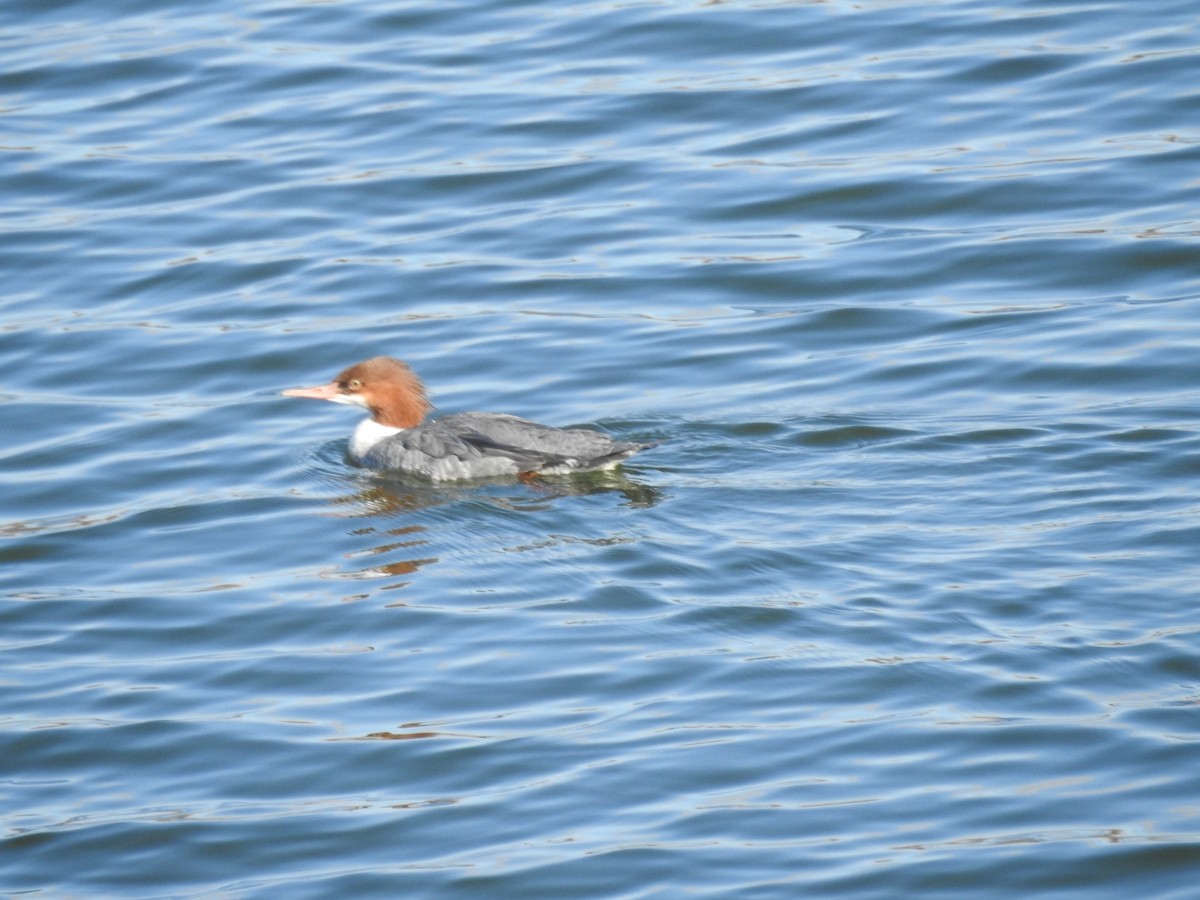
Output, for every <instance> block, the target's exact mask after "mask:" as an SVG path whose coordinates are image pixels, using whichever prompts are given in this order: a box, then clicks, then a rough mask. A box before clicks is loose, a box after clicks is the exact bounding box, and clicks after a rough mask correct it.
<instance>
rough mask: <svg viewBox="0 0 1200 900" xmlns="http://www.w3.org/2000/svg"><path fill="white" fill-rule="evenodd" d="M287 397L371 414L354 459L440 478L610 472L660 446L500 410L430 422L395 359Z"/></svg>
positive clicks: (421, 397)
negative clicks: (328, 402)
mask: <svg viewBox="0 0 1200 900" xmlns="http://www.w3.org/2000/svg"><path fill="white" fill-rule="evenodd" d="M283 394H284V396H286V397H312V398H314V399H317V400H332V401H333V402H334V403H345V404H348V405H349V406H358V407H361V408H363V409H365V410H367V411H368V412H369V413H370V414H371V415H370V417H369V418H366V419H364V420H363V421H362V422H360V423H359V425H358V427H357V428H356V429H355V430H354V436H353V437H352V438H351V439H350V457H351V458H352V459H353V460H354V461H355V462H357V463H359V464H360V465H363V466H366V467H367V468H370V469H381V470H385V471H392V472H404V473H406V474H411V475H421V476H424V477H426V478H430V479H432V480H434V481H453V480H459V479H465V478H492V477H495V476H498V475H520V476H529V475H533V474H535V473H536V474H543V475H559V474H565V473H569V472H586V471H592V470H596V469H607V468H611V467H612V466H615V465H617V464H618V463H620V462H621V461H622V460H623V459H626V458H627V457H630V456H632V455H633V454H635V453H637V452H638V451H639V450H647V449H649V448H650V447H654V446H656V445H655V444H635V443H632V442H630V441H614V440H612V439H611V438H610V437H608V436H607V435H604V434H601V433H599V432H598V431H590V430H587V429H580V428H570V429H564V428H552V427H550V426H549V425H540V424H538V423H537V422H531V421H529V420H528V419H522V418H519V417H517V416H509V415H502V414H499V413H478V412H467V413H455V414H453V415H449V416H442V417H441V418H438V419H434V420H433V421H431V422H428V423H425V424H422V422H424V421H425V416H426V415H427V414H428V413H429V411H430V410H432V409H433V404H432V403H430V402H429V400H428V399H427V398H426V396H425V386H424V385H423V384H422V383H421V380H420V379H419V378H418V377H417V376H416V374H415V373H414V372H413V370H412V369H410V368H409V367H408V366H407V365H406V364H405V363H402V362H401V361H400V360H398V359H394V358H392V357H390V356H376V357H374V358H373V359H368V360H366V361H365V362H360V363H358V364H356V365H353V366H351V367H350V368H348V369H346V370H345V371H343V372H342V373H341V374H340V375H338V376H337V377H336V378H335V379H333V381H331V382H330V383H329V384H325V385H321V386H320V387H310V388H291V389H289V390H286V391H284V392H283Z"/></svg>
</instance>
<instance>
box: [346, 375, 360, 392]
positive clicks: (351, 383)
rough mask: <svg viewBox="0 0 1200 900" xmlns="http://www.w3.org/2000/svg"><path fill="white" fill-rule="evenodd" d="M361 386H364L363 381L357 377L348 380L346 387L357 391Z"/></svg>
mask: <svg viewBox="0 0 1200 900" xmlns="http://www.w3.org/2000/svg"><path fill="white" fill-rule="evenodd" d="M360 387H362V382H361V381H359V380H358V379H357V378H351V379H350V380H349V381H347V382H346V388H347V389H348V390H351V391H357V390H358V389H359V388H360Z"/></svg>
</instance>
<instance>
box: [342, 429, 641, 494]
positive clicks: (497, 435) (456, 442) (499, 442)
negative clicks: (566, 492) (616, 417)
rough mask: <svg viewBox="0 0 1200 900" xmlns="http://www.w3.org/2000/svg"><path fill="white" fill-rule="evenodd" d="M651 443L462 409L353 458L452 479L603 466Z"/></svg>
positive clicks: (383, 467)
mask: <svg viewBox="0 0 1200 900" xmlns="http://www.w3.org/2000/svg"><path fill="white" fill-rule="evenodd" d="M653 446H655V445H654V444H637V443H633V442H631V441H614V440H613V439H612V438H610V437H608V436H607V435H604V434H601V433H600V432H598V431H590V430H588V429H581V428H575V429H562V428H551V427H550V426H548V425H541V424H539V423H537V422H531V421H529V420H528V419H522V418H520V417H518V416H509V415H501V414H497V413H473V412H468V413H456V414H454V415H449V416H443V417H442V418H440V419H434V420H433V421H431V422H427V423H425V424H422V425H418V426H416V427H414V428H406V429H403V430H400V431H397V432H396V433H395V434H392V435H389V436H387V437H384V438H382V439H381V440H379V441H377V442H376V443H374V444H372V445H371V446H370V447H369V448H368V449H366V450H365V451H364V452H362V453H361V454H356V459H357V461H358V462H359V463H361V464H362V465H364V466H366V467H368V468H371V469H381V470H387V471H399V472H405V473H408V474H413V475H421V476H424V477H427V478H431V479H433V480H435V481H452V480H458V479H464V478H491V477H495V476H497V475H518V474H524V473H527V472H538V473H541V474H544V475H554V474H561V473H566V472H583V471H590V470H595V469H605V468H609V467H610V466H614V465H616V464H617V463H619V462H620V461H621V460H623V459H625V458H627V457H629V456H632V455H633V454H634V453H637V452H638V451H639V450H645V449H647V448H649V447H653Z"/></svg>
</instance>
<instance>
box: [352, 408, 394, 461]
mask: <svg viewBox="0 0 1200 900" xmlns="http://www.w3.org/2000/svg"><path fill="white" fill-rule="evenodd" d="M403 430H404V429H403V428H396V427H395V426H393V425H381V424H380V423H379V422H376V421H375V420H374V419H373V418H367V419H363V420H362V421H361V422H359V423H358V427H357V428H355V429H354V434H353V435H352V436H351V438H350V457H351V458H352V459H353V460H354V461H355V462H362V461H363V458H364V457H366V455H367V454H368V453H370V452H371V448H372V447H374V446H375V445H376V444H378V443H379V442H380V441H382V440H383V439H384V438H389V437H391V436H392V435H393V434H399V433H400V432H401V431H403Z"/></svg>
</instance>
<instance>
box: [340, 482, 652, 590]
mask: <svg viewBox="0 0 1200 900" xmlns="http://www.w3.org/2000/svg"><path fill="white" fill-rule="evenodd" d="M598 494H619V495H620V496H621V497H623V498H624V503H623V505H624V506H627V507H630V508H634V509H643V508H649V507H651V506H654V505H656V504H657V503H659V502H660V501H661V500H662V499H663V491H662V490H661V489H660V488H656V487H653V486H652V485H648V484H643V483H640V482H637V481H634V480H633V479H631V478H630V477H629V476H628V475H627V474H626V473H625V472H624V470H622V469H615V470H610V471H602V472H588V473H585V474H578V475H573V476H569V477H556V478H544V479H542V478H538V479H533V480H519V479H517V478H511V479H496V480H492V481H489V482H487V483H478V482H476V483H462V484H457V485H446V484H436V485H435V484H432V483H428V482H418V483H414V482H413V481H412V480H404V479H397V478H389V477H387V476H384V475H376V474H372V475H370V476H369V480H367V481H365V482H364V483H363V485H362V487H361V489H360V490H358V491H356V492H354V493H353V494H348V495H344V496H342V497H338V498H335V499H334V500H333V502H334V503H335V504H336V505H337V506H339V507H343V508H345V509H344V510H343V514H344V515H346V517H347V518H363V519H372V520H375V521H378V520H380V519H391V518H396V517H407V516H411V515H413V514H415V513H420V512H422V511H425V510H430V509H433V508H435V507H439V506H445V505H447V504H451V503H463V504H472V505H477V504H481V503H484V504H490V505H492V506H495V507H498V508H501V509H507V510H512V511H515V512H526V513H532V512H539V511H543V510H547V509H550V508H551V507H552V506H553V505H554V504H555V503H556V502H558V501H561V500H564V499H567V498H570V497H583V496H592V495H598ZM426 531H427V526H426V525H423V524H419V523H410V524H405V525H398V526H396V527H392V528H386V529H383V530H380V529H377V528H376V527H375V525H366V526H364V527H362V528H359V529H355V530H354V531H353V532H352V533H353V534H358V535H364V536H366V535H370V536H372V537H373V538H374V537H382V538H383V541H382V542H380V543H378V544H375V545H374V546H370V547H364V548H362V549H361V550H358V551H356V552H355V553H353V554H351V555H350V557H349V558H350V559H352V560H362V559H364V558H371V559H373V560H377V561H376V562H374V563H373V564H371V565H367V566H362V567H359V568H347V567H339V568H338V569H337V570H336V571H333V572H329V573H327V574H328V575H329V576H330V577H333V578H339V579H352V580H375V579H390V578H399V579H401V580H399V581H394V582H390V583H388V584H385V585H382V586H377V587H376V588H375V591H378V590H396V589H399V588H404V587H407V586H408V585H410V584H411V583H412V579H411V578H410V577H408V576H412V575H415V574H416V573H417V572H418V571H419V570H421V569H422V568H424V567H425V566H429V565H432V564H434V563H436V562H439V557H437V556H432V555H423V554H421V553H420V549H419V548H427V547H429V545H430V541H429V539H428V538H427V537H426V536H425V533H426ZM397 552H402V553H405V554H406V555H407V558H405V559H398V560H397V559H393V560H390V561H387V562H384V561H382V560H378V558H379V557H380V556H384V555H391V554H394V553H397ZM372 593H374V591H373V592H372ZM370 596H371V594H352V595H350V596H347V597H345V598H343V599H344V600H345V601H355V600H365V599H367V598H369V597H370ZM389 605H390V606H392V605H394V606H402V605H404V604H402V603H394V604H389Z"/></svg>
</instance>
